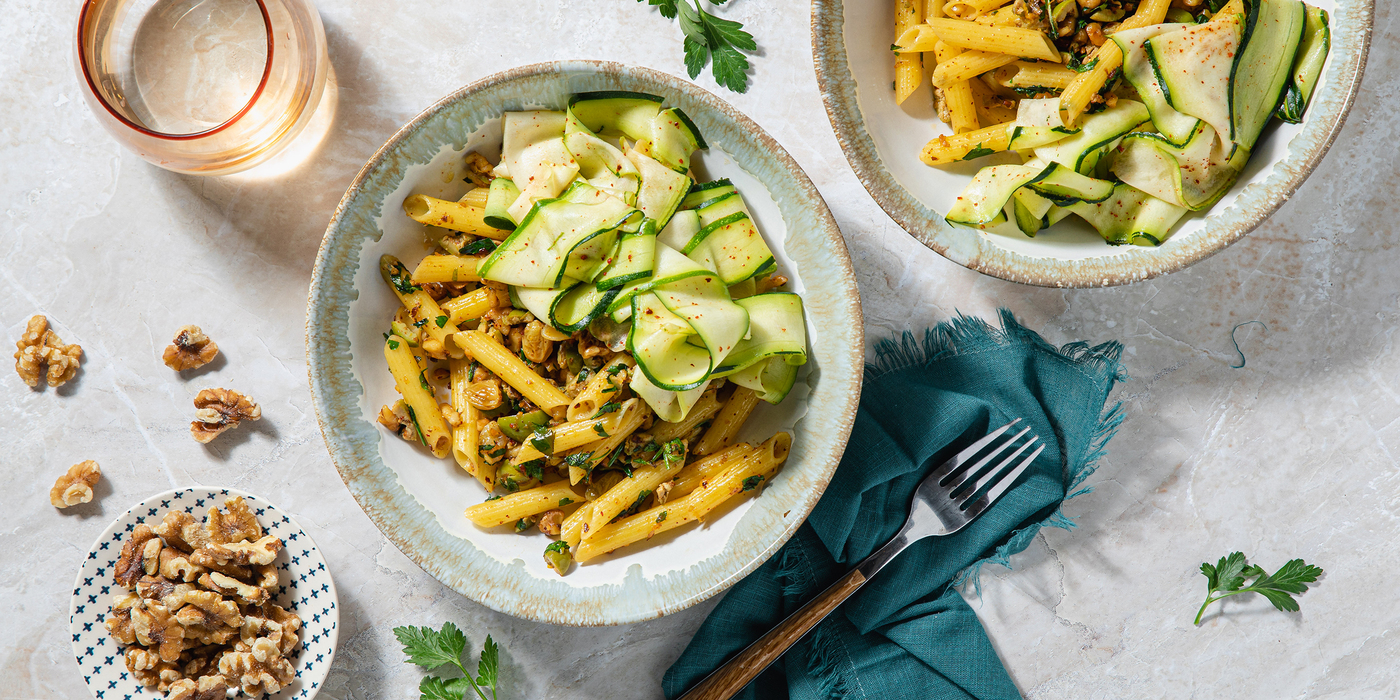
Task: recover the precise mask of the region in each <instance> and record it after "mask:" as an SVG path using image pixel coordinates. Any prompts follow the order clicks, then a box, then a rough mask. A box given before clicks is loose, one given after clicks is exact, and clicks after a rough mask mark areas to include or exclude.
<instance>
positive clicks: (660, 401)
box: [627, 372, 710, 423]
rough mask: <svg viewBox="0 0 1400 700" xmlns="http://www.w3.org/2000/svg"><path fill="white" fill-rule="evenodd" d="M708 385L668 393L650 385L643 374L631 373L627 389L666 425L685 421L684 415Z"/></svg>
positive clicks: (705, 383)
mask: <svg viewBox="0 0 1400 700" xmlns="http://www.w3.org/2000/svg"><path fill="white" fill-rule="evenodd" d="M709 384H710V383H709V382H708V381H707V382H704V383H702V384H700V385H699V386H697V387H694V388H692V389H687V390H685V391H668V390H666V389H662V388H661V387H659V386H657V385H655V384H653V383H651V381H649V380H648V379H647V375H646V373H645V372H633V373H632V381H631V382H629V383H628V385H627V388H629V389H631V390H632V393H634V394H636V395H637V397H638V398H640V399H641V400H643V401H645V402H646V404H647V405H648V406H651V410H652V411H653V412H655V413H656V417H657V418H660V419H661V420H663V421H666V422H668V423H679V422H681V421H682V420H685V416H686V414H688V413H690V409H691V408H693V407H694V406H695V402H697V401H699V400H700V396H701V394H704V393H705V388H706V387H707V386H709Z"/></svg>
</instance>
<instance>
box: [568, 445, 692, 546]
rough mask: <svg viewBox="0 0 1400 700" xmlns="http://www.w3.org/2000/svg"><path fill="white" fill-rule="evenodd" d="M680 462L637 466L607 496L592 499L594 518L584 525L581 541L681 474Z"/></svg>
mask: <svg viewBox="0 0 1400 700" xmlns="http://www.w3.org/2000/svg"><path fill="white" fill-rule="evenodd" d="M680 461H683V460H677V464H675V465H674V466H669V467H668V466H667V465H666V464H665V463H664V462H663V463H660V464H657V463H653V464H651V465H649V466H645V467H637V468H635V469H633V470H632V473H631V474H630V475H629V476H628V477H627V478H626V479H623V480H622V481H619V482H617V485H616V486H614V487H612V488H610V489H608V491H607V493H604V494H603V495H602V496H599V497H598V498H597V499H595V500H594V501H593V515H591V516H589V521H588V522H587V523H585V524H584V526H583V539H584V541H587V540H588V539H589V537H590V536H591V535H592V534H593V533H595V532H599V531H601V530H602V529H603V528H604V527H606V526H607V524H608V521H610V520H612V519H613V518H615V517H617V514H618V513H621V512H622V511H624V510H627V509H628V508H631V507H632V506H633V505H635V504H638V503H640V502H642V501H645V500H646V499H647V497H648V496H650V495H651V494H652V493H654V492H655V491H656V487H657V486H660V485H661V484H662V482H665V481H670V480H671V479H673V478H675V476H676V474H678V473H680V466H681V465H680V464H679V462H680Z"/></svg>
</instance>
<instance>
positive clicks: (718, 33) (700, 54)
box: [637, 0, 758, 92]
mask: <svg viewBox="0 0 1400 700" xmlns="http://www.w3.org/2000/svg"><path fill="white" fill-rule="evenodd" d="M641 1H642V0H637V2H641ZM692 2H693V3H694V4H691V3H692ZM711 2H713V4H715V5H723V4H724V3H726V2H728V0H711ZM647 4H648V5H651V6H653V7H656V8H657V9H658V10H660V11H661V16H662V17H665V18H667V19H676V18H677V17H679V18H680V24H681V32H683V33H684V34H685V69H686V72H687V73H689V74H690V77H691V79H692V80H693V79H695V78H696V77H697V76H699V75H700V70H701V69H703V68H704V67H705V63H706V62H707V61H708V62H709V63H710V72H711V73H713V74H714V76H715V82H717V83H719V84H720V85H723V86H724V87H726V88H729V89H730V90H733V91H734V92H747V91H748V89H749V59H748V57H747V56H745V55H744V54H743V53H741V52H743V51H749V52H753V51H757V50H758V44H757V43H755V42H754V40H753V35H752V34H749V33H748V32H746V31H744V25H743V24H740V23H739V22H735V21H733V20H728V19H722V18H720V17H716V16H714V15H712V14H710V13H708V12H706V11H705V10H704V8H703V7H701V5H700V0H647Z"/></svg>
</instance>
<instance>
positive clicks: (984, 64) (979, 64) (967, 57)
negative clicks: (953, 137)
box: [933, 44, 1107, 88]
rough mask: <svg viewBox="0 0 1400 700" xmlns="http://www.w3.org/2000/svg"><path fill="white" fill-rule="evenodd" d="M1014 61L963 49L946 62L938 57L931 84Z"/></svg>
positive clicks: (957, 80)
mask: <svg viewBox="0 0 1400 700" xmlns="http://www.w3.org/2000/svg"><path fill="white" fill-rule="evenodd" d="M1105 46H1107V44H1105ZM1015 61H1016V57H1015V56H1011V55H1008V54H1004V53H987V52H985V51H964V52H962V53H960V54H958V55H956V56H953V57H952V58H950V59H949V60H948V61H946V62H945V61H943V60H942V59H939V61H938V67H937V68H934V69H933V86H934V87H941V88H946V87H948V86H949V85H953V84H955V83H960V82H962V81H964V80H971V79H972V78H975V77H977V76H979V75H981V74H983V73H986V72H987V71H989V70H996V69H998V68H1000V67H1002V66H1004V65H1006V64H1008V63H1014V62H1015Z"/></svg>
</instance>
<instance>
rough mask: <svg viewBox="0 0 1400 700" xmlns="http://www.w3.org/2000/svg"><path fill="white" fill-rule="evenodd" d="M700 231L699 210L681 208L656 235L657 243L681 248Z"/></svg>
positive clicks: (677, 248)
mask: <svg viewBox="0 0 1400 700" xmlns="http://www.w3.org/2000/svg"><path fill="white" fill-rule="evenodd" d="M697 233H700V212H698V211H695V210H694V209H683V210H681V211H678V212H676V213H675V214H674V215H672V216H671V221H670V222H669V223H667V224H666V226H665V228H663V229H661V233H660V234H658V235H657V237H656V240H657V242H658V243H661V244H663V245H668V246H670V247H672V248H675V249H676V250H681V249H683V248H685V247H686V246H687V245H689V244H690V239H692V238H694V237H695V234H697Z"/></svg>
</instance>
